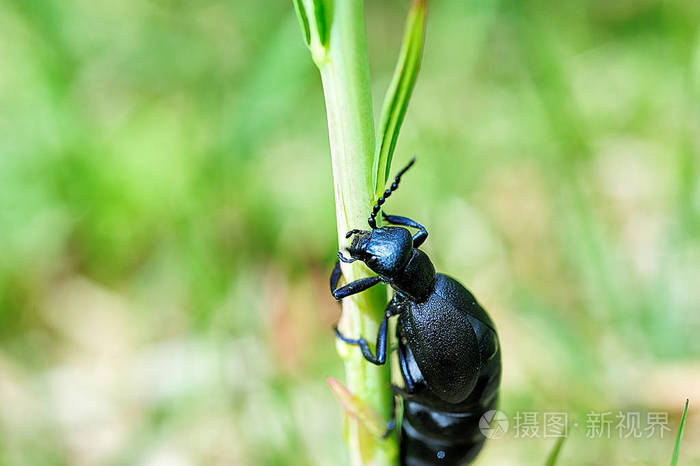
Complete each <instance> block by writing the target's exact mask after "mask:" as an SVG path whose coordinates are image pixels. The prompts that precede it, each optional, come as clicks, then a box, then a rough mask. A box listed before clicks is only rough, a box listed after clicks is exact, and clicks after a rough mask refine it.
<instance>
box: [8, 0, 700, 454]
mask: <svg viewBox="0 0 700 466" xmlns="http://www.w3.org/2000/svg"><path fill="white" fill-rule="evenodd" d="M366 6H367V28H368V44H369V49H370V58H371V69H372V78H373V80H372V83H373V90H374V96H375V111H376V110H377V109H378V108H379V106H380V103H381V99H382V96H383V93H384V90H385V89H386V87H387V85H388V82H389V80H390V77H391V73H392V71H393V66H394V61H395V59H396V56H397V53H398V48H399V43H400V39H401V33H402V28H403V22H404V17H405V13H406V11H407V6H408V5H407V2H406V1H398V0H386V1H379V0H370V1H367V2H366ZM699 33H700V4H699V3H698V2H697V1H696V0H667V1H656V0H616V1H612V2H607V1H602V0H589V1H583V0H568V1H565V2H561V1H556V0H532V1H526V2H525V1H519V0H501V1H496V0H473V1H463V0H445V1H434V2H431V5H430V12H429V19H428V33H427V42H426V49H425V55H424V62H423V68H422V71H421V74H420V76H419V79H418V83H417V86H416V89H415V92H414V97H413V99H412V102H411V105H410V107H409V111H408V115H407V119H406V122H405V124H404V128H403V130H402V135H401V138H400V141H399V145H398V148H397V152H396V154H397V155H396V157H395V163H394V169H393V170H392V171H396V168H397V167H399V166H401V165H403V164H404V163H405V162H406V161H407V160H408V158H409V157H410V156H412V155H413V154H417V155H418V164H417V166H416V168H415V169H414V170H413V171H412V172H411V173H410V174H409V176H408V177H407V178H406V179H405V182H404V184H403V186H402V189H401V190H399V192H398V193H397V194H396V195H395V196H394V197H392V199H391V201H390V203H389V208H388V210H389V211H390V212H394V213H400V214H403V215H408V216H410V217H413V218H415V219H417V220H418V221H420V222H421V223H423V224H425V225H427V227H428V229H429V231H430V238H429V240H428V242H427V243H426V246H425V249H426V250H427V252H428V253H429V254H430V255H431V257H432V258H433V260H434V262H435V264H436V267H437V269H438V270H440V271H445V272H449V273H450V274H451V275H453V276H455V277H457V278H458V279H459V280H460V281H462V282H463V283H464V284H465V285H467V286H468V287H469V288H470V289H471V290H472V291H473V292H474V293H475V295H476V296H477V297H478V298H479V299H480V301H481V302H482V304H484V306H485V307H486V308H487V309H488V310H489V312H490V313H491V315H492V317H493V318H494V320H495V322H496V324H497V326H498V328H499V332H500V337H501V343H502V347H503V356H504V379H503V386H502V395H501V398H502V402H501V405H502V409H503V410H504V411H505V412H506V413H507V414H508V415H509V417H510V418H511V421H512V420H513V417H514V416H515V415H516V413H517V412H518V411H521V412H522V411H537V412H540V413H542V412H547V411H566V412H568V413H569V420H570V422H572V424H573V423H574V422H576V423H578V426H577V427H576V426H573V425H572V428H571V431H570V438H569V440H568V441H567V443H566V444H565V445H564V450H563V453H562V456H561V464H581V465H610V464H616V465H656V464H667V462H668V461H669V459H670V456H671V451H672V445H673V439H672V437H673V436H674V435H675V431H676V429H677V426H678V422H679V417H680V411H681V408H682V403H683V401H684V399H685V398H686V397H690V398H691V409H690V413H689V418H688V425H687V430H686V433H685V440H684V442H683V444H682V448H681V464H700V427H698V425H697V419H698V417H697V414H696V413H697V411H696V406H697V401H698V400H700V338H699V337H698V335H700V304H699V303H700V158H699V156H698V154H699V148H700V146H699V144H700V138H699V136H700V132H699V131H698V130H699V128H700V126H699V123H700V113H699V112H700V107H699V102H698V97H699V96H700V94H699V93H698V91H699V90H700V86H699V85H698V83H700V61H699V60H700V55H699V54H698V50H699V49H698V44H699V42H698V38H699V37H700V36H699V35H698V34H699ZM0 110H1V111H0V248H1V249H0V251H1V252H2V254H0V464H2V465H62V464H66V465H67V464H70V465H94V464H100V465H132V464H136V465H149V466H151V465H175V466H179V465H200V464H206V465H209V464H212V465H216V464H235V465H259V464H270V465H302V464H321V465H330V464H333V465H334V464H344V463H345V462H346V461H347V459H346V457H347V455H346V451H345V446H344V444H343V442H342V424H341V410H340V407H339V406H338V404H337V403H336V401H335V400H334V399H333V397H332V395H331V394H330V392H329V390H328V387H327V386H326V382H325V378H326V377H327V376H333V377H336V378H339V379H342V373H343V370H342V366H341V364H340V361H339V359H338V358H337V357H336V355H335V347H334V344H333V338H332V334H331V331H330V327H331V326H332V324H333V322H335V320H336V319H337V317H338V312H339V310H338V308H337V306H336V304H335V303H334V302H333V300H332V299H331V297H330V295H329V293H328V289H327V277H328V274H329V272H330V269H331V266H332V263H333V260H334V254H335V251H336V250H337V245H336V234H335V231H334V228H335V219H334V204H333V195H332V179H331V169H330V157H329V150H328V138H327V131H326V123H325V111H324V103H323V96H322V93H321V86H320V80H319V77H318V73H317V70H316V69H315V68H314V66H313V64H312V62H311V59H310V57H309V53H308V51H307V50H306V48H305V47H304V45H303V41H302V38H301V33H300V30H299V26H298V24H297V20H296V17H295V15H294V12H293V9H292V5H291V1H283V0H279V1H273V0H265V1H258V2H252V1H251V2H236V1H225V0H211V1H209V0H204V1H198V2H183V1H177V0H151V1H131V0H127V1H114V0H106V1H100V2H91V1H87V0H64V1H61V2H58V1H49V0H18V1H13V0H9V1H4V2H1V3H0ZM591 411H593V412H606V411H610V412H612V413H613V416H614V415H615V413H617V412H618V411H625V412H629V411H632V412H641V413H642V416H644V414H645V413H647V412H650V411H652V412H654V411H662V412H668V413H669V427H670V428H671V431H670V432H666V434H665V435H664V438H663V439H660V438H659V436H658V435H657V436H656V437H654V438H652V439H646V438H644V439H619V438H617V436H616V434H615V432H614V431H613V435H612V438H611V439H588V438H586V426H585V423H586V414H587V413H589V412H591ZM643 419H644V418H643ZM613 428H614V426H613ZM539 437H540V438H538V439H527V438H515V435H514V434H513V431H512V430H511V431H510V432H509V433H508V435H506V437H505V438H503V439H500V440H493V441H490V442H489V443H488V444H487V447H486V449H485V450H484V452H483V453H482V455H481V456H480V458H479V461H478V464H480V465H491V464H499V465H508V464H512V465H517V464H542V463H543V462H544V459H545V457H546V455H547V452H548V451H549V449H550V448H551V446H552V445H553V439H544V438H542V436H541V435H540V436H539Z"/></svg>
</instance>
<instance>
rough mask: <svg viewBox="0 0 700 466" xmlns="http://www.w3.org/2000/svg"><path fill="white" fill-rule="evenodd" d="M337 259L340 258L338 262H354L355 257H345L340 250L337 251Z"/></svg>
mask: <svg viewBox="0 0 700 466" xmlns="http://www.w3.org/2000/svg"><path fill="white" fill-rule="evenodd" d="M338 259H340V262H344V263H346V264H352V263H353V262H355V261H356V260H357V259H353V258H350V259H348V258H347V257H345V256H344V255H343V253H342V252H341V251H338Z"/></svg>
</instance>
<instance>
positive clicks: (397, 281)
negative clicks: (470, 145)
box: [330, 159, 501, 466]
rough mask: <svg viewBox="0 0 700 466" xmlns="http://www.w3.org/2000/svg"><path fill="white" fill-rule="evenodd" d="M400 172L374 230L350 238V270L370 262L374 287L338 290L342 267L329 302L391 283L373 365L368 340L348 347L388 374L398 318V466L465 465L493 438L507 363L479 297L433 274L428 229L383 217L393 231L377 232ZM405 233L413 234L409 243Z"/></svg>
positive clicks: (365, 283) (364, 282)
mask: <svg viewBox="0 0 700 466" xmlns="http://www.w3.org/2000/svg"><path fill="white" fill-rule="evenodd" d="M414 162H415V159H413V160H411V162H410V163H409V164H408V166H406V167H405V168H404V169H403V170H401V171H400V172H399V174H398V175H397V176H396V179H395V181H394V182H393V183H392V185H391V188H390V189H387V190H386V191H385V192H384V195H383V196H382V197H381V198H379V200H378V201H377V204H376V205H375V206H374V209H373V211H372V214H371V216H370V218H369V226H370V227H371V230H369V231H364V230H352V231H350V232H348V234H347V236H346V237H347V238H350V237H351V236H353V240H352V244H351V246H350V247H349V248H347V251H348V252H349V253H350V258H345V257H344V256H343V255H342V253H341V252H339V253H338V258H339V260H341V261H343V262H354V261H356V260H360V261H362V262H364V263H365V264H366V265H367V267H369V268H370V269H371V270H372V271H373V272H375V273H376V274H377V276H375V277H367V278H362V279H359V280H356V281H354V282H352V283H348V284H347V285H345V286H343V287H341V288H338V281H339V280H340V276H341V271H340V262H336V266H335V269H334V270H333V272H332V273H331V279H330V282H331V283H330V284H331V293H332V294H333V297H335V298H336V299H337V300H341V299H343V298H345V297H347V296H350V295H353V294H355V293H359V292H361V291H364V290H366V289H368V288H370V287H372V286H374V285H376V284H377V283H380V282H383V283H387V284H388V285H390V286H391V287H392V288H393V289H394V295H393V297H392V299H391V301H390V302H389V304H388V305H387V307H386V311H385V314H384V319H383V320H382V322H381V325H380V327H379V333H378V334H377V343H376V356H375V355H374V354H373V353H372V351H371V349H370V347H369V345H368V344H367V341H366V340H365V339H364V338H357V339H353V338H348V337H346V336H344V335H342V334H341V333H340V332H339V331H338V330H337V329H336V333H337V335H338V337H339V338H340V339H341V340H343V341H344V342H346V343H348V344H352V345H358V346H359V347H360V349H361V351H362V354H363V356H364V357H365V359H367V360H368V361H369V362H371V363H373V364H377V365H381V364H384V363H385V362H386V357H387V329H388V327H387V323H388V319H389V318H390V317H392V316H395V315H398V316H399V320H398V325H397V328H396V336H397V339H398V352H399V354H398V356H399V362H400V365H401V374H402V375H403V379H404V387H403V388H398V387H396V388H395V390H396V391H397V393H398V394H400V395H401V396H402V397H403V399H404V403H403V405H404V410H403V421H402V423H401V464H403V465H410V466H413V465H434V464H441V465H461V464H465V463H468V462H470V461H471V460H473V459H474V457H476V455H477V454H478V453H479V451H480V450H481V448H482V446H483V444H484V441H485V440H486V437H485V436H484V435H483V434H482V433H481V431H480V429H479V420H480V419H481V417H482V415H483V414H484V413H485V412H487V411H489V410H492V409H496V404H497V402H498V387H499V384H500V379H501V355H500V348H499V344H498V336H497V334H496V329H495V327H494V325H493V322H492V321H491V319H490V318H489V316H488V315H487V314H486V312H485V311H484V310H483V309H482V308H481V306H480V305H479V303H477V301H476V299H475V298H474V296H473V295H472V294H471V293H470V292H469V291H468V290H467V289H466V288H464V286H462V285H461V284H460V283H459V282H458V281H456V280H455V279H453V278H450V277H448V276H446V275H443V274H440V273H435V268H434V267H433V264H432V262H431V261H430V259H429V258H428V256H427V255H426V254H425V253H424V252H423V251H421V250H420V249H418V247H419V246H420V245H421V244H423V242H424V241H425V240H426V238H427V237H428V232H427V231H426V229H425V227H423V226H422V225H420V224H419V223H417V222H415V221H413V220H411V219H408V218H406V217H399V216H395V215H384V220H385V221H386V222H387V223H388V224H391V225H398V226H387V227H381V228H377V225H376V221H375V218H376V215H377V213H378V212H379V210H380V208H381V205H382V204H383V203H384V201H385V200H386V198H387V197H388V196H389V195H391V193H392V192H393V191H394V190H396V188H397V187H398V184H399V181H400V179H401V175H403V173H404V172H405V171H406V170H408V168H410V167H411V165H413V163H414ZM404 227H410V228H416V229H418V232H417V233H415V234H414V235H413V236H411V233H410V232H409V231H408V230H407V229H406V228H404Z"/></svg>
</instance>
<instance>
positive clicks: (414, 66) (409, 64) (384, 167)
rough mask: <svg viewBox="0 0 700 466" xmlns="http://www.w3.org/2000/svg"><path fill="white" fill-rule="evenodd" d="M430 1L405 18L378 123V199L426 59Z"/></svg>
mask: <svg viewBox="0 0 700 466" xmlns="http://www.w3.org/2000/svg"><path fill="white" fill-rule="evenodd" d="M426 13H427V0H414V1H413V3H412V4H411V8H410V10H409V12H408V18H407V19H406V29H405V30H404V36H403V43H402V45H401V52H400V53H399V60H398V63H397V64H396V69H395V70H394V76H393V78H392V80H391V84H389V89H388V90H387V93H386V96H385V97H384V104H383V106H382V113H381V117H380V120H379V133H378V138H377V147H376V150H375V153H374V170H373V177H374V179H373V181H374V191H375V193H376V195H377V196H379V195H380V194H381V193H382V191H384V185H385V184H386V181H387V179H388V178H389V171H390V170H391V159H392V157H393V155H394V148H395V147H396V141H397V140H398V138H399V130H400V129H401V124H402V123H403V119H404V116H405V115H406V109H407V108H408V102H409V100H410V98H411V93H412V92H413V87H414V85H415V83H416V78H417V76H418V70H419V69H420V63H421V58H422V56H423V42H424V37H425V18H426Z"/></svg>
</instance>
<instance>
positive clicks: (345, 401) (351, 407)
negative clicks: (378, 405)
mask: <svg viewBox="0 0 700 466" xmlns="http://www.w3.org/2000/svg"><path fill="white" fill-rule="evenodd" d="M327 381H328V385H329V386H330V387H331V391H332V392H333V395H335V397H336V399H337V400H338V401H339V402H340V404H341V405H342V406H343V409H344V410H345V412H346V413H348V415H350V416H352V417H354V418H355V419H357V420H358V421H360V424H362V425H363V426H364V427H365V428H366V429H367V430H369V431H370V432H371V433H372V434H373V435H376V436H377V437H380V438H381V437H383V436H384V434H385V433H386V429H387V423H386V421H384V419H382V417H381V416H380V415H379V413H378V412H376V411H375V410H374V409H372V407H371V406H369V405H368V404H367V403H365V402H363V401H362V400H361V399H359V398H358V397H356V396H355V395H353V394H352V393H351V392H350V390H348V388H347V387H346V386H345V385H343V384H342V383H340V382H338V381H337V380H335V379H334V378H332V377H329V378H328V379H327Z"/></svg>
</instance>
